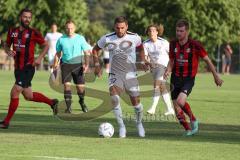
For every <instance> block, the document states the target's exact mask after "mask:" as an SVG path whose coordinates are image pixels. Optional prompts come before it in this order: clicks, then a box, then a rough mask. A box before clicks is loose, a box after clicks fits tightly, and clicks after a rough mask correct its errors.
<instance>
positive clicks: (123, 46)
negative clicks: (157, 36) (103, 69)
mask: <svg viewBox="0 0 240 160" xmlns="http://www.w3.org/2000/svg"><path fill="white" fill-rule="evenodd" d="M97 45H98V47H100V48H102V49H103V48H105V49H107V50H108V51H109V64H110V73H114V74H117V73H120V74H126V73H128V72H136V66H135V63H136V48H137V47H139V46H140V45H142V41H141V37H140V36H138V35H137V34H136V33H132V32H127V34H126V35H125V36H123V37H121V38H119V37H118V36H117V35H116V33H115V32H113V33H110V34H107V35H104V36H102V37H101V38H100V40H99V41H98V42H97Z"/></svg>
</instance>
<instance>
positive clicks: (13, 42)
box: [0, 9, 58, 129]
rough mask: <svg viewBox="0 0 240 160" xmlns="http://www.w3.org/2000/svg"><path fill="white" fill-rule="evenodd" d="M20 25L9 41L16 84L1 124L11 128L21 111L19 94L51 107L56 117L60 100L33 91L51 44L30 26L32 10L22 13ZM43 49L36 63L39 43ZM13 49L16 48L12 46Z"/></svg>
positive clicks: (7, 48)
mask: <svg viewBox="0 0 240 160" xmlns="http://www.w3.org/2000/svg"><path fill="white" fill-rule="evenodd" d="M19 16H20V17H19V18H20V26H19V27H16V28H11V29H9V31H8V35H7V42H6V43H5V44H4V48H5V51H6V53H7V54H9V55H11V56H13V57H14V62H15V70H14V75H15V79H16V81H15V84H14V85H13V87H12V90H11V100H10V104H9V108H8V114H7V116H6V117H5V119H4V120H3V121H2V122H0V128H3V129H7V128H8V127H9V123H10V120H11V118H12V117H13V115H14V113H15V111H16V110H17V107H18V104H19V95H20V94H21V93H22V95H23V96H24V98H25V99H26V100H28V101H34V102H41V103H46V104H48V105H49V106H50V107H51V108H52V110H53V112H54V114H56V112H57V104H58V100H57V99H49V98H48V97H46V96H45V95H43V94H41V93H39V92H33V91H32V89H31V81H32V78H33V76H34V73H35V66H37V65H39V64H40V63H41V60H42V58H43V57H44V56H45V54H46V52H47V51H48V48H49V47H48V44H47V42H45V40H44V38H43V36H42V35H41V33H40V32H39V31H37V30H35V29H33V28H30V27H29V24H30V22H31V20H32V11H31V10H29V9H23V10H21V12H20V14H19ZM36 43H37V44H39V45H41V46H43V47H44V48H43V50H42V52H41V53H40V54H39V56H38V57H37V59H35V60H34V49H35V44H36ZM11 46H12V49H10V47H11Z"/></svg>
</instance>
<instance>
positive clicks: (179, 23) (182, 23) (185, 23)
mask: <svg viewBox="0 0 240 160" xmlns="http://www.w3.org/2000/svg"><path fill="white" fill-rule="evenodd" d="M183 26H185V28H186V30H189V28H190V24H189V22H188V20H186V19H179V20H178V21H177V23H176V27H183Z"/></svg>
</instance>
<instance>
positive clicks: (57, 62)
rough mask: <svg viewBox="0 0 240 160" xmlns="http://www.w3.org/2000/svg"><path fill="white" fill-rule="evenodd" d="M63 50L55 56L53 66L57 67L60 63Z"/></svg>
mask: <svg viewBox="0 0 240 160" xmlns="http://www.w3.org/2000/svg"><path fill="white" fill-rule="evenodd" d="M61 54H62V52H57V53H56V54H55V56H54V61H53V68H54V69H56V68H57V66H58V64H59V59H60V57H61Z"/></svg>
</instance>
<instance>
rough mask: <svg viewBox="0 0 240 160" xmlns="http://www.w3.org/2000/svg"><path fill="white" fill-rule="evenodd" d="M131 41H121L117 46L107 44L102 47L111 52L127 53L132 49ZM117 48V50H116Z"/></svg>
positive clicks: (112, 43) (111, 43)
mask: <svg viewBox="0 0 240 160" xmlns="http://www.w3.org/2000/svg"><path fill="white" fill-rule="evenodd" d="M132 45H133V44H132V42H131V41H126V40H125V41H122V42H121V43H120V44H119V45H118V44H116V43H114V42H109V43H107V44H106V45H105V46H104V47H105V48H107V49H108V50H109V51H111V52H116V53H122V52H125V51H127V50H128V49H129V48H131V47H132ZM117 48H119V49H117Z"/></svg>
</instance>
